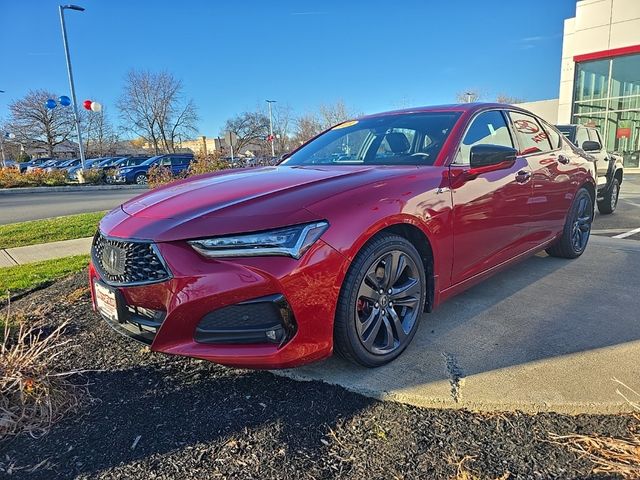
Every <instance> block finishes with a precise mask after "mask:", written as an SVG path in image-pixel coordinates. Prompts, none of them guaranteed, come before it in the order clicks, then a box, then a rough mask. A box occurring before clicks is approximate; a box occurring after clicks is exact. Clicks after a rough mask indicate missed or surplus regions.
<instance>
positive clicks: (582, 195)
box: [546, 188, 593, 258]
mask: <svg viewBox="0 0 640 480" xmlns="http://www.w3.org/2000/svg"><path fill="white" fill-rule="evenodd" d="M592 222H593V200H592V199H591V195H589V192H588V191H587V190H586V189H585V188H581V189H580V190H578V193H577V194H576V197H575V198H574V199H573V204H572V205H571V209H570V210H569V213H568V214H567V219H566V221H565V225H564V229H563V231H562V236H561V237H560V238H559V239H558V241H557V242H556V243H554V244H553V245H552V246H550V247H549V248H547V250H546V251H547V253H548V254H549V255H551V256H552V257H561V258H577V257H579V256H580V255H582V253H583V252H584V251H585V249H586V248H587V243H588V242H589V236H590V234H591V223H592Z"/></svg>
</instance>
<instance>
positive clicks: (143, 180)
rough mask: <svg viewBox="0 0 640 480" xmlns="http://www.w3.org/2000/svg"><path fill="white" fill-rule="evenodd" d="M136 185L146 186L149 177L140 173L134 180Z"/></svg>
mask: <svg viewBox="0 0 640 480" xmlns="http://www.w3.org/2000/svg"><path fill="white" fill-rule="evenodd" d="M134 181H135V182H136V185H146V184H147V176H146V175H145V174H144V173H139V174H137V175H136V178H134Z"/></svg>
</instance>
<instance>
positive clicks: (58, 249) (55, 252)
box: [0, 237, 93, 268]
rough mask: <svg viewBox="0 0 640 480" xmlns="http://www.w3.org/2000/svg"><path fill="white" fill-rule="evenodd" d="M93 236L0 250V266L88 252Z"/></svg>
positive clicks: (11, 265) (10, 265)
mask: <svg viewBox="0 0 640 480" xmlns="http://www.w3.org/2000/svg"><path fill="white" fill-rule="evenodd" d="M92 240H93V237H87V238H77V239H74V240H63V241H61V242H51V243H43V244H39V245H29V246H26V247H14V248H7V249H3V250H0V268H3V267H13V266H15V265H24V264H27V263H34V262H41V261H43V260H52V259H55V258H63V257H70V256H72V255H83V254H88V253H89V251H90V250H91V241H92Z"/></svg>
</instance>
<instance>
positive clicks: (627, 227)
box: [592, 173, 640, 240]
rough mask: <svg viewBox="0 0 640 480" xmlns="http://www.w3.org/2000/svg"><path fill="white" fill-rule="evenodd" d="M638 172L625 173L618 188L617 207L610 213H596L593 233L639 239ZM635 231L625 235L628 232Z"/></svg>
mask: <svg viewBox="0 0 640 480" xmlns="http://www.w3.org/2000/svg"><path fill="white" fill-rule="evenodd" d="M638 229H640V174H637V173H636V174H627V175H625V176H624V180H623V181H622V187H621V188H620V199H619V201H618V208H617V209H616V211H615V212H614V213H613V214H611V215H600V214H596V218H595V220H594V222H593V231H592V233H593V235H604V236H607V237H616V236H624V238H626V239H627V240H640V230H638ZM634 230H637V231H636V232H635V233H633V234H631V235H628V236H626V235H627V234H628V233H630V232H633V231H634Z"/></svg>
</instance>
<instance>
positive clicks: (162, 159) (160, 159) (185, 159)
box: [107, 153, 193, 185]
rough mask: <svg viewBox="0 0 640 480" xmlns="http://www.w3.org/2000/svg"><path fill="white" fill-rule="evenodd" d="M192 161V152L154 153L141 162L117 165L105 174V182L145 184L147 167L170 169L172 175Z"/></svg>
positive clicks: (179, 171)
mask: <svg viewBox="0 0 640 480" xmlns="http://www.w3.org/2000/svg"><path fill="white" fill-rule="evenodd" d="M192 161H193V153H169V154H165V155H156V156H155V157H151V158H148V159H145V160H144V161H142V162H131V163H126V164H125V163H123V164H122V165H117V168H116V169H115V170H114V171H113V172H112V173H111V175H108V176H107V183H135V184H138V185H146V184H147V182H148V180H149V169H150V168H151V167H153V166H160V167H166V168H170V169H171V173H172V174H173V175H177V174H179V173H182V172H183V171H185V170H186V169H187V168H189V165H190V164H191V162H192Z"/></svg>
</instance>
